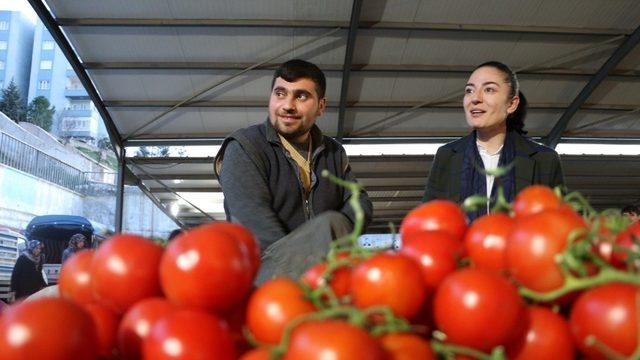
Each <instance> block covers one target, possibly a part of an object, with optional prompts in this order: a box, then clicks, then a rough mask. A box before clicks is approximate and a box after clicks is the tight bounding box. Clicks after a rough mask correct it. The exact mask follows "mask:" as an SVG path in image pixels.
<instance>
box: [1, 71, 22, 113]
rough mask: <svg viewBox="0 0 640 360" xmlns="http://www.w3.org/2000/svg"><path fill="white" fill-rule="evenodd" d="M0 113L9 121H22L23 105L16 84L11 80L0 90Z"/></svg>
mask: <svg viewBox="0 0 640 360" xmlns="http://www.w3.org/2000/svg"><path fill="white" fill-rule="evenodd" d="M0 111H1V112H3V113H4V114H5V115H7V117H9V119H11V120H13V121H15V122H20V121H23V120H24V113H25V111H24V104H23V102H22V99H21V97H20V91H19V90H18V86H17V85H16V82H15V81H13V79H11V82H10V83H9V86H7V87H6V88H5V89H2V100H0Z"/></svg>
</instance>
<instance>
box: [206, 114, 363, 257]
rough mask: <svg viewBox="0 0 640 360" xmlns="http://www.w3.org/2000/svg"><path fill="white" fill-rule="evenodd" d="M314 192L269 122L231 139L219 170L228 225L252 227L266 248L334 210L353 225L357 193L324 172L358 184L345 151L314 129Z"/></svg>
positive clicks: (218, 159)
mask: <svg viewBox="0 0 640 360" xmlns="http://www.w3.org/2000/svg"><path fill="white" fill-rule="evenodd" d="M311 136H312V144H313V153H312V156H311V170H312V174H311V192H310V195H309V198H308V200H307V199H305V197H304V195H303V190H302V189H303V188H302V183H301V181H300V177H299V175H298V174H299V167H298V166H297V164H296V163H295V161H294V160H293V159H292V158H291V157H290V156H289V154H288V153H287V151H285V150H284V148H283V146H282V144H281V142H280V138H279V137H278V133H277V132H276V130H275V129H274V128H273V126H272V125H271V124H270V123H269V121H268V120H267V121H266V122H264V123H262V124H259V125H254V126H250V127H248V128H245V129H241V130H238V131H236V132H234V133H232V134H231V135H230V136H229V137H227V138H226V139H225V140H224V142H223V144H222V146H221V148H220V150H219V152H218V154H217V155H216V164H215V166H214V168H215V170H216V175H217V176H218V179H219V181H220V184H221V185H222V191H223V193H224V196H225V211H226V213H227V218H228V220H231V221H235V222H239V223H241V224H242V225H244V226H246V227H248V228H249V229H250V230H251V231H252V232H253V233H254V235H255V236H256V237H257V238H258V240H259V242H260V247H261V248H262V249H265V248H267V247H268V246H269V245H271V244H272V243H274V242H275V241H277V240H278V239H280V238H282V237H284V236H285V235H287V234H289V233H290V232H291V231H293V230H295V229H296V228H297V227H298V226H300V225H302V224H303V223H304V222H306V221H307V220H309V219H310V218H312V217H314V216H315V215H319V214H320V213H322V212H325V211H328V210H335V211H338V212H340V213H342V214H344V215H345V216H346V217H347V218H349V219H350V220H351V222H352V223H353V222H354V220H355V215H354V212H353V209H351V206H350V205H349V203H348V200H349V198H350V197H351V194H350V192H349V191H348V190H346V189H345V188H343V187H341V186H338V185H336V184H334V183H332V182H331V181H329V179H327V178H324V177H322V176H321V172H322V170H324V169H327V170H329V172H331V173H332V174H334V175H336V176H338V177H340V178H342V179H345V180H348V181H355V177H354V175H353V174H352V172H351V167H350V165H349V161H348V158H347V155H346V153H345V151H344V148H343V147H342V146H341V145H340V144H339V143H338V142H336V141H335V140H333V139H332V138H330V137H328V136H324V135H322V132H321V131H320V129H319V128H318V127H317V126H316V125H314V126H313V128H312V129H311ZM360 205H361V206H362V208H363V210H364V213H365V227H366V225H367V224H368V223H369V222H370V220H371V216H372V212H373V206H372V204H371V201H370V200H369V198H368V197H367V194H366V192H365V191H363V192H361V194H360Z"/></svg>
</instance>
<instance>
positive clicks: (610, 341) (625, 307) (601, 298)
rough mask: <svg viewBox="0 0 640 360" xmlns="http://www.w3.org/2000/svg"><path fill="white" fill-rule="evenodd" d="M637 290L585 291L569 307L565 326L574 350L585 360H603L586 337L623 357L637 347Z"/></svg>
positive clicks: (629, 287)
mask: <svg viewBox="0 0 640 360" xmlns="http://www.w3.org/2000/svg"><path fill="white" fill-rule="evenodd" d="M638 296H640V291H639V288H638V287H636V286H633V285H627V284H607V285H602V286H599V287H596V288H593V289H590V290H587V291H585V292H584V293H582V294H581V295H580V297H579V298H578V300H576V302H575V303H574V304H573V307H572V308H571V313H570V315H569V324H570V326H571V332H572V334H573V338H574V341H575V343H576V344H577V345H578V349H580V351H581V352H582V353H583V354H584V355H585V356H586V358H588V359H606V356H604V354H602V353H600V352H599V351H598V350H597V349H595V348H594V347H592V346H587V344H586V343H585V338H586V337H587V336H589V335H593V336H595V338H596V339H597V340H598V341H599V342H601V343H603V344H604V345H606V346H607V347H609V348H610V349H612V350H614V351H616V352H618V353H619V354H622V355H624V356H629V355H631V354H632V353H633V352H634V350H635V349H636V347H637V346H638V309H637V299H638Z"/></svg>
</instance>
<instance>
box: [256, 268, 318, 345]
mask: <svg viewBox="0 0 640 360" xmlns="http://www.w3.org/2000/svg"><path fill="white" fill-rule="evenodd" d="M313 311H315V307H314V306H313V304H312V303H311V302H310V301H308V300H306V299H305V298H304V293H303V291H302V289H301V288H300V286H298V284H296V283H295V282H294V281H293V280H290V279H288V278H275V279H272V280H269V281H267V282H265V283H264V284H262V286H260V287H259V288H258V289H257V290H256V291H254V293H253V295H251V298H250V299H249V305H248V306H247V328H248V329H249V331H251V333H252V334H253V336H254V337H255V338H256V340H258V341H259V342H261V343H265V344H278V343H279V342H280V338H281V337H282V333H283V332H284V328H285V327H286V326H287V324H289V322H290V321H291V320H293V319H295V318H297V317H298V316H300V315H303V314H307V313H310V312H313Z"/></svg>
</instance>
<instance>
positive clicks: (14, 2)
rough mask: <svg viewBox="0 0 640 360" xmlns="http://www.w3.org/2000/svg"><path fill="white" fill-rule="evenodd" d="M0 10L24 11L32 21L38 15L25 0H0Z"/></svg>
mask: <svg viewBox="0 0 640 360" xmlns="http://www.w3.org/2000/svg"><path fill="white" fill-rule="evenodd" d="M0 10H14V11H20V12H22V13H24V14H25V15H26V16H27V17H28V18H29V19H31V20H32V21H33V22H34V23H35V21H36V19H37V18H38V16H37V15H36V13H35V11H33V9H32V8H31V5H29V2H28V1H27V0H0Z"/></svg>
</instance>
